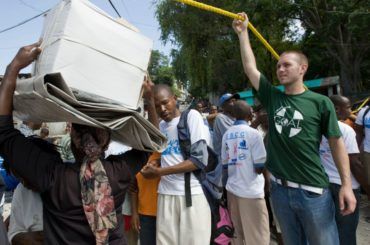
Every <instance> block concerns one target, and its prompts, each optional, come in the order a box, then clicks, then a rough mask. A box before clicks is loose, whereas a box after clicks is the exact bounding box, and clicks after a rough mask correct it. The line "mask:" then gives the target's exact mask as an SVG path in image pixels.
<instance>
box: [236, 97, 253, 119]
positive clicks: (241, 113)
mask: <svg viewBox="0 0 370 245" xmlns="http://www.w3.org/2000/svg"><path fill="white" fill-rule="evenodd" d="M233 115H234V117H235V118H236V119H237V120H245V119H246V118H248V117H251V116H252V110H251V107H250V106H249V105H248V104H247V102H245V101H244V100H237V101H235V102H234V107H233Z"/></svg>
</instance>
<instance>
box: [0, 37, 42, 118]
mask: <svg viewBox="0 0 370 245" xmlns="http://www.w3.org/2000/svg"><path fill="white" fill-rule="evenodd" d="M40 45H41V42H37V43H35V44H31V45H29V46H25V47H23V48H21V49H20V50H19V51H18V53H17V55H16V56H15V57H14V59H13V60H12V62H11V63H10V64H9V65H8V67H7V68H6V71H5V75H4V78H3V81H2V82H1V85H0V115H11V114H12V111H13V94H14V91H15V88H16V81H17V76H18V74H19V71H20V70H21V69H23V68H25V67H26V66H28V65H29V64H31V63H32V62H33V61H34V60H35V59H36V58H37V56H38V55H39V54H40V52H41V49H40V48H39V47H40Z"/></svg>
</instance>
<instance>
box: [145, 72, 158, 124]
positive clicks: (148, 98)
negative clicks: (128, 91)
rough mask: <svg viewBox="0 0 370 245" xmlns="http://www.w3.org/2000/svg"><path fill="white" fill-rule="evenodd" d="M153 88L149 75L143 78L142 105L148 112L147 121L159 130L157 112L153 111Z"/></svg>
mask: <svg viewBox="0 0 370 245" xmlns="http://www.w3.org/2000/svg"><path fill="white" fill-rule="evenodd" d="M153 87H154V83H153V82H152V80H151V79H150V77H149V75H147V76H146V77H145V80H144V83H143V88H144V94H143V98H144V103H145V105H146V108H147V110H148V120H149V122H151V123H152V124H153V125H154V126H155V127H156V128H159V119H158V115H157V112H156V110H155V104H154V94H153Z"/></svg>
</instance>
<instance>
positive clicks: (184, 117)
mask: <svg viewBox="0 0 370 245" xmlns="http://www.w3.org/2000/svg"><path fill="white" fill-rule="evenodd" d="M189 111H190V110H185V111H183V112H182V113H181V116H180V120H179V123H178V124H177V134H178V137H179V145H180V149H181V153H182V155H183V157H184V160H186V159H188V158H189V157H190V148H191V141H190V132H189V127H188V114H189ZM190 177H191V173H190V172H186V173H184V180H185V203H186V207H191V206H192V200H191V188H190Z"/></svg>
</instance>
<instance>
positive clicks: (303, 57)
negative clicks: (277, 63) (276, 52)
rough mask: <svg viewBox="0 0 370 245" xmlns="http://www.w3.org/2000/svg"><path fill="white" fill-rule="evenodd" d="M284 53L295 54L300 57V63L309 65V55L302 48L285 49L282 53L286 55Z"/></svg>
mask: <svg viewBox="0 0 370 245" xmlns="http://www.w3.org/2000/svg"><path fill="white" fill-rule="evenodd" d="M284 54H295V55H297V57H298V58H299V63H300V64H306V65H308V58H307V56H306V55H305V54H304V53H303V52H302V51H300V50H287V51H284V52H283V53H282V54H281V55H284Z"/></svg>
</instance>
